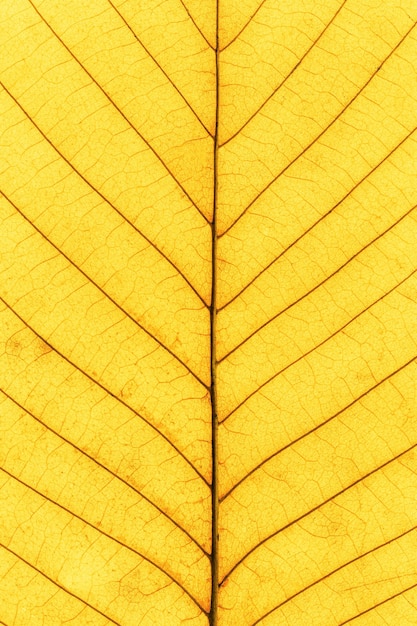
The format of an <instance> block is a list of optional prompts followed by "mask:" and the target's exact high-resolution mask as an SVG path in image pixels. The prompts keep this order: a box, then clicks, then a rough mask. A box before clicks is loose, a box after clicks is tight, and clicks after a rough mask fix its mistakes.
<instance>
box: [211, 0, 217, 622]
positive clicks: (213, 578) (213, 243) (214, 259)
mask: <svg viewBox="0 0 417 626" xmlns="http://www.w3.org/2000/svg"><path fill="white" fill-rule="evenodd" d="M215 52H216V58H215V80H216V119H215V128H214V146H213V219H212V224H211V271H212V274H211V305H210V370H211V385H210V397H211V435H212V485H211V506H212V526H211V528H212V531H211V609H210V614H209V621H210V626H217V605H218V591H219V567H218V561H219V558H218V556H219V554H218V552H219V480H218V416H217V388H216V365H217V362H216V312H217V311H216V280H217V188H218V171H217V169H218V151H219V134H218V130H219V0H217V2H216V49H215Z"/></svg>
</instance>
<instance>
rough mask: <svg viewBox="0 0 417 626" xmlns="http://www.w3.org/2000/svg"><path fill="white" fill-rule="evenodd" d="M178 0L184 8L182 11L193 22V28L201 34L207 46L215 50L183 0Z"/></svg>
mask: <svg viewBox="0 0 417 626" xmlns="http://www.w3.org/2000/svg"><path fill="white" fill-rule="evenodd" d="M180 2H181V4H182V6H183V8H184V11H185V12H186V13H187V15H188V17H189V18H190V20H191V22H192V23H193V24H194V26H195V29H196V30H197V31H198V32H199V33H200V35H201V36H202V38H203V39H204V41H205V42H206V44H207V45H208V47H209V48H211V49H212V50H214V51H215V48H213V46H212V45H211V43H210V42H209V40H208V39H207V37H206V36H205V34H204V33H203V31H202V30H201V28H200V27H199V26H198V24H197V22H196V21H195V19H194V17H193V16H192V14H191V12H190V11H189V10H188V7H187V5H186V4H185V2H184V1H183V0H180Z"/></svg>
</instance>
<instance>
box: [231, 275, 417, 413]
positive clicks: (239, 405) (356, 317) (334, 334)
mask: <svg viewBox="0 0 417 626" xmlns="http://www.w3.org/2000/svg"><path fill="white" fill-rule="evenodd" d="M416 271H417V270H413V271H412V272H411V273H410V274H408V276H406V277H405V278H403V280H401V281H400V282H399V283H398V284H397V285H395V286H394V287H392V288H391V289H390V290H389V291H387V292H386V293H384V294H383V295H382V296H380V297H379V298H377V299H376V300H374V302H372V303H371V304H370V305H369V306H367V307H366V308H365V309H363V310H362V311H360V312H359V313H357V315H355V316H354V317H352V318H351V319H350V320H349V321H348V322H346V324H344V325H343V326H341V327H340V328H339V329H338V330H336V331H335V332H334V333H332V334H331V335H329V336H328V337H326V338H325V339H323V341H321V342H320V343H318V344H317V345H316V346H314V347H313V348H311V350H308V351H307V352H305V353H304V354H302V355H301V356H300V357H298V359H296V360H295V361H292V362H291V363H289V364H288V365H286V366H285V367H284V368H282V369H281V370H279V372H276V373H275V374H273V375H272V376H270V377H269V378H268V379H267V380H266V381H265V382H263V383H262V385H260V386H259V387H258V388H257V389H255V390H254V391H252V393H250V394H249V395H248V396H246V398H245V399H244V400H242V402H239V404H238V405H237V406H236V407H235V408H234V409H233V410H232V411H230V413H229V414H228V415H226V417H225V418H224V419H223V420H222V424H224V423H225V421H226V420H227V419H229V417H230V416H231V415H233V413H235V412H236V411H237V410H238V409H239V408H240V407H241V406H243V405H244V404H245V403H246V402H247V401H248V400H249V399H250V398H251V397H252V396H254V395H256V394H257V393H258V392H259V391H260V390H261V389H262V388H263V387H265V386H266V385H268V384H269V383H270V382H271V381H272V380H274V379H275V378H277V377H278V376H280V374H282V373H283V372H285V371H286V370H288V369H289V368H290V367H292V366H293V365H295V364H296V363H298V362H299V361H302V359H304V358H305V357H306V356H307V355H309V354H311V353H312V352H314V351H315V350H317V348H320V346H322V345H324V344H325V343H327V342H328V341H330V340H331V339H333V338H334V337H335V336H336V335H337V334H338V333H340V332H341V331H342V330H344V329H345V328H346V327H347V326H349V325H350V324H351V323H352V322H354V321H355V320H356V319H358V318H359V317H361V315H363V314H364V313H366V312H367V311H368V310H369V309H371V308H372V307H373V306H375V304H377V303H378V302H381V300H383V299H384V298H385V297H386V296H388V295H389V294H390V293H392V292H393V291H395V290H396V289H398V287H400V286H401V285H402V284H403V283H404V282H405V281H407V280H408V279H409V278H411V276H413V274H415V273H416Z"/></svg>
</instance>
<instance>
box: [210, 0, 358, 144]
mask: <svg viewBox="0 0 417 626" xmlns="http://www.w3.org/2000/svg"><path fill="white" fill-rule="evenodd" d="M346 2H347V0H343V2H342V4H341V5H340V7H339V8H338V9H337V11H336V13H335V14H334V15H333V17H332V18H331V20H330V21H329V22H328V24H326V26H325V28H324V29H323V30H322V31H321V33H320V35H318V37H316V39H315V40H314V41H313V43H312V44H311V46H310V47H309V48H308V49H307V50H306V52H304V54H303V56H302V57H301V58H300V59H299V61H298V62H297V63H296V65H294V67H293V68H292V70H291V71H290V73H289V74H287V76H286V77H285V78H284V79H283V80H282V81H281V82H280V83H279V85H278V86H277V87H276V88H275V89H274V90H273V92H272V93H271V95H270V96H268V98H267V99H266V100H264V102H262V104H261V106H260V107H258V108H257V109H256V111H255V112H254V113H252V115H251V116H250V117H249V118H248V119H247V120H246V122H245V123H244V124H243V126H241V127H240V128H239V130H237V131H236V132H235V133H234V134H233V135H232V136H231V137H229V139H227V140H226V141H224V142H223V143H222V144H221V146H220V147H221V148H223V146H225V145H226V144H227V143H229V141H232V139H234V138H235V137H236V136H237V135H239V133H241V132H242V130H243V129H244V128H245V127H246V126H247V125H248V124H249V122H250V121H251V120H253V118H254V117H255V116H256V115H257V114H258V113H259V111H260V110H261V109H263V108H264V106H266V105H267V104H268V102H269V101H270V100H271V98H273V97H274V95H275V94H276V93H277V92H278V91H279V90H280V89H281V87H282V86H283V85H284V84H285V83H286V82H287V80H288V79H289V78H290V77H291V76H292V75H293V74H294V72H295V70H296V69H297V68H298V67H299V66H300V65H301V63H302V62H303V61H304V59H305V58H306V56H307V55H308V54H309V52H310V51H311V50H312V49H313V48H314V46H315V45H316V44H317V42H318V41H320V39H321V38H322V37H323V35H324V34H325V32H326V31H327V29H328V28H329V27H330V26H331V25H332V24H333V22H334V20H335V19H336V17H337V16H338V14H339V13H340V11H341V10H342V9H343V7H344V5H345V4H346ZM262 4H263V3H262ZM261 6H262V5H261ZM256 13H257V11H256V12H255V13H254V15H255V14H256ZM251 19H252V18H251ZM248 24H249V22H248ZM248 24H246V26H247V25H248ZM246 26H245V28H246ZM242 30H243V29H242ZM241 32H242V31H241ZM239 35H240V33H239ZM239 35H238V36H239ZM236 38H237V37H235V39H236ZM233 41H234V40H232V41H231V42H230V43H232V42H233ZM230 43H229V44H227V46H229V45H230ZM227 46H226V47H225V48H223V50H225V49H226V48H227ZM223 50H222V52H223Z"/></svg>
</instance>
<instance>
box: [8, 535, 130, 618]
mask: <svg viewBox="0 0 417 626" xmlns="http://www.w3.org/2000/svg"><path fill="white" fill-rule="evenodd" d="M0 547H2V548H3V549H4V550H7V552H9V553H10V554H13V556H14V557H16V558H17V559H18V560H19V561H23V563H25V564H26V565H28V566H29V567H30V568H31V569H33V570H35V572H37V573H38V574H40V575H41V576H42V577H43V578H46V579H47V580H49V582H51V583H52V584H53V585H54V586H55V587H59V589H61V591H64V592H65V593H67V594H68V595H70V596H72V597H73V598H75V599H76V600H78V601H79V602H82V603H83V604H85V605H86V606H88V607H89V608H90V609H92V610H93V611H95V612H96V613H99V614H100V615H102V616H103V617H105V618H106V619H107V620H109V622H111V623H112V624H116V626H121V624H120V622H115V621H114V619H112V618H111V617H109V616H108V615H106V614H105V613H103V612H102V611H100V609H96V608H95V607H94V606H93V605H92V604H89V603H88V602H87V601H86V600H83V599H82V598H80V597H79V596H77V595H75V593H72V591H70V590H69V589H67V588H66V587H63V586H62V585H60V584H59V583H58V582H57V581H56V580H54V579H53V578H51V577H50V576H48V575H47V574H45V573H44V572H42V571H41V570H40V569H38V568H37V567H36V566H35V565H33V563H29V561H27V560H26V559H24V558H23V557H22V556H20V555H19V554H17V552H15V551H14V550H12V549H11V548H8V547H7V546H5V545H4V544H3V543H0Z"/></svg>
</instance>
